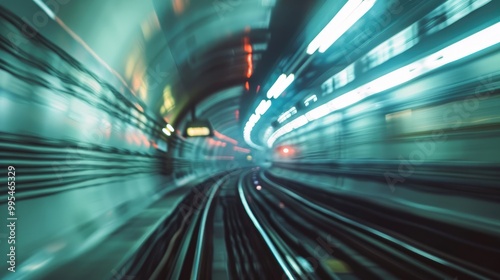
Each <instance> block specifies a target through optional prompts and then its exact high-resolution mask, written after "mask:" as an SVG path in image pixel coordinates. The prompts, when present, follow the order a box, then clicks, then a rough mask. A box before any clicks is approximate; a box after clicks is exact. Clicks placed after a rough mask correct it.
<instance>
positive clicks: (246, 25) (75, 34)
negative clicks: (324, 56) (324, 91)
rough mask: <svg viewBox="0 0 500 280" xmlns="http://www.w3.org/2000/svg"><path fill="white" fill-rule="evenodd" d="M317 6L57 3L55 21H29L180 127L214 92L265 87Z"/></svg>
mask: <svg viewBox="0 0 500 280" xmlns="http://www.w3.org/2000/svg"><path fill="white" fill-rule="evenodd" d="M319 2H321V1H299V0H293V1H275V0H215V1H201V0H169V1H158V0H152V1H143V0H128V1H126V3H123V1H119V0H110V1H105V2H102V1H100V0H88V1H58V2H54V3H56V4H55V5H50V7H49V9H51V10H52V11H53V12H54V14H55V17H56V18H55V19H54V22H55V23H54V22H51V21H50V22H49V24H44V25H43V26H39V28H36V27H37V22H36V21H40V19H37V18H35V17H33V18H27V20H26V21H28V23H31V24H32V25H34V26H35V28H36V29H37V31H38V32H40V33H41V34H43V35H44V36H46V37H47V38H48V39H50V40H52V41H54V42H55V43H57V44H58V45H60V46H62V47H63V48H64V49H65V50H67V51H68V52H70V53H71V55H73V56H74V57H75V58H77V59H79V60H80V61H85V62H86V64H88V59H87V58H88V56H89V54H90V55H91V56H93V57H94V59H95V61H97V62H98V63H96V64H97V65H98V66H97V68H103V67H102V66H104V68H106V69H107V70H109V72H111V73H112V74H113V75H114V76H116V77H117V80H119V81H121V83H122V84H121V85H120V87H121V89H125V87H128V88H129V89H130V92H132V94H133V95H135V96H136V99H137V103H136V105H137V106H139V107H140V108H141V109H142V108H143V107H145V108H146V111H147V112H149V113H151V114H153V115H156V116H160V117H162V118H163V119H164V120H165V121H167V122H169V123H173V124H174V125H177V123H178V122H179V121H181V120H182V119H183V118H184V117H185V116H188V115H189V111H190V110H191V108H192V107H193V106H195V105H196V104H197V103H199V102H200V101H202V100H205V99H206V98H207V97H209V96H211V95H212V94H216V93H217V92H220V91H223V90H225V89H227V88H233V87H239V88H240V93H239V95H240V96H241V95H242V94H243V93H244V92H245V88H247V89H248V88H250V87H253V88H255V87H256V86H257V85H258V84H260V83H262V81H263V80H264V79H266V78H267V75H269V73H270V71H272V70H273V69H272V68H273V67H275V65H276V63H277V61H278V60H279V59H280V57H282V55H283V52H284V51H285V50H286V48H287V46H288V44H289V43H290V42H292V41H293V40H294V36H296V35H297V33H298V32H299V31H300V27H301V25H302V24H303V23H304V22H305V21H306V20H307V18H308V17H309V14H310V13H311V11H312V10H313V9H314V7H316V6H317V4H318V3H319ZM2 5H7V6H10V7H9V8H11V9H12V10H14V11H16V10H17V12H18V13H19V14H21V15H26V16H29V15H33V14H36V12H39V11H40V7H37V5H36V4H35V3H34V2H33V1H28V0H23V1H19V2H18V3H4V4H2ZM30 21H31V22H30ZM33 21H35V23H33ZM82 53H86V54H82ZM99 64H101V65H99ZM124 86H125V87H124ZM238 99H240V98H238ZM241 104H244V105H246V102H240V105H241ZM230 111H232V112H231V113H230V115H229V116H228V118H232V117H234V110H230ZM232 123H234V124H235V125H237V124H238V122H232ZM215 129H217V127H215ZM227 130H228V131H229V130H237V131H240V130H239V129H238V128H237V127H233V128H232V129H230V128H227Z"/></svg>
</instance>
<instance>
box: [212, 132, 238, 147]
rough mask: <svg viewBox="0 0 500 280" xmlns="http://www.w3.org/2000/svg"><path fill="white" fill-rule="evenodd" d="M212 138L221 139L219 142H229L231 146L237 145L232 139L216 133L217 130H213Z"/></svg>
mask: <svg viewBox="0 0 500 280" xmlns="http://www.w3.org/2000/svg"><path fill="white" fill-rule="evenodd" d="M214 136H215V137H217V138H219V139H221V140H224V141H226V142H229V143H231V144H233V145H238V141H236V140H234V139H233V138H231V137H229V136H226V135H224V134H222V133H220V132H218V131H217V130H214Z"/></svg>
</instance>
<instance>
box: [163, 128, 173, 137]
mask: <svg viewBox="0 0 500 280" xmlns="http://www.w3.org/2000/svg"><path fill="white" fill-rule="evenodd" d="M161 131H163V133H165V135H167V136H170V135H172V133H170V131H168V129H166V128H162V130H161Z"/></svg>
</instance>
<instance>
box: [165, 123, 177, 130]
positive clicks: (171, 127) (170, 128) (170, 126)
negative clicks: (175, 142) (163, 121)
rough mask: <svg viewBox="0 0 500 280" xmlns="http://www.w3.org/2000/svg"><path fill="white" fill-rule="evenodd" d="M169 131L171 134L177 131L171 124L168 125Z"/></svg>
mask: <svg viewBox="0 0 500 280" xmlns="http://www.w3.org/2000/svg"><path fill="white" fill-rule="evenodd" d="M167 129H168V130H170V131H171V132H174V131H175V129H174V127H173V126H172V125H171V124H169V123H167Z"/></svg>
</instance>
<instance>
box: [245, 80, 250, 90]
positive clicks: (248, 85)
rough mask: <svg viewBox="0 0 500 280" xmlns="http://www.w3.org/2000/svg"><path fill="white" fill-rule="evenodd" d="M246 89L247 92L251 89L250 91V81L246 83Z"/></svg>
mask: <svg viewBox="0 0 500 280" xmlns="http://www.w3.org/2000/svg"><path fill="white" fill-rule="evenodd" d="M245 89H246V90H249V89H250V84H249V83H248V81H247V82H246V83H245Z"/></svg>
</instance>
